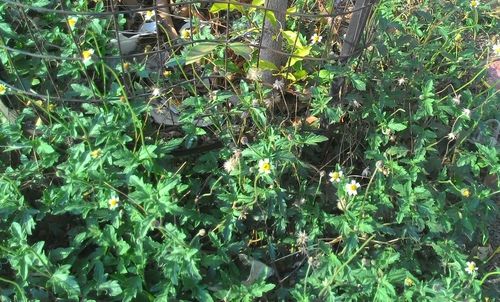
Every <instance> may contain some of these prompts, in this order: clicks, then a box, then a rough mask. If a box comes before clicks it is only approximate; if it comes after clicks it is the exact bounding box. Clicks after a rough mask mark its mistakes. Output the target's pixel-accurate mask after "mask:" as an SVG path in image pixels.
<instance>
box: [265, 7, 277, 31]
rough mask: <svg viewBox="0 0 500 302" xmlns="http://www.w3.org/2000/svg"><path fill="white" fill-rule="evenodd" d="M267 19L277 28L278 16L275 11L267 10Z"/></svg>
mask: <svg viewBox="0 0 500 302" xmlns="http://www.w3.org/2000/svg"><path fill="white" fill-rule="evenodd" d="M265 14H266V19H267V20H268V21H269V22H271V25H272V26H274V27H276V25H278V20H277V19H276V15H275V14H274V12H273V11H270V10H266V13H265Z"/></svg>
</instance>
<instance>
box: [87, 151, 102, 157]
mask: <svg viewBox="0 0 500 302" xmlns="http://www.w3.org/2000/svg"><path fill="white" fill-rule="evenodd" d="M101 155H102V151H101V149H95V150H94V151H92V152H90V156H91V157H92V158H94V159H96V158H99V157H100V156H101Z"/></svg>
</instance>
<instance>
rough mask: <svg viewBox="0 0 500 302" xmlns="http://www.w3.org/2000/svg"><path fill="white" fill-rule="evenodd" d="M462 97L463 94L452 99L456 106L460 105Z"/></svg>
mask: <svg viewBox="0 0 500 302" xmlns="http://www.w3.org/2000/svg"><path fill="white" fill-rule="evenodd" d="M461 97H462V95H461V94H459V95H457V96H455V97H454V98H453V99H452V101H453V103H454V104H455V105H460V98H461Z"/></svg>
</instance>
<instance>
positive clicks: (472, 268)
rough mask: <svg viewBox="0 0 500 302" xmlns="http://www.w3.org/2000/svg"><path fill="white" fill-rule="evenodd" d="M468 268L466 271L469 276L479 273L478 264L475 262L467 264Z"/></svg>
mask: <svg viewBox="0 0 500 302" xmlns="http://www.w3.org/2000/svg"><path fill="white" fill-rule="evenodd" d="M465 264H466V265H467V267H466V268H465V271H466V272H467V273H469V274H471V275H472V274H474V273H475V272H476V271H477V267H476V263H475V262H474V261H468V262H467V263H465Z"/></svg>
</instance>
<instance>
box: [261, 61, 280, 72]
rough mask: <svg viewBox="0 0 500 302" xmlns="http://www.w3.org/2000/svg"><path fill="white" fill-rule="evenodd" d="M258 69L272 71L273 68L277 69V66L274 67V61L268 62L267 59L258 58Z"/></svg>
mask: <svg viewBox="0 0 500 302" xmlns="http://www.w3.org/2000/svg"><path fill="white" fill-rule="evenodd" d="M259 69H262V70H270V71H273V70H278V67H276V65H274V63H272V62H269V61H267V60H259Z"/></svg>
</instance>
